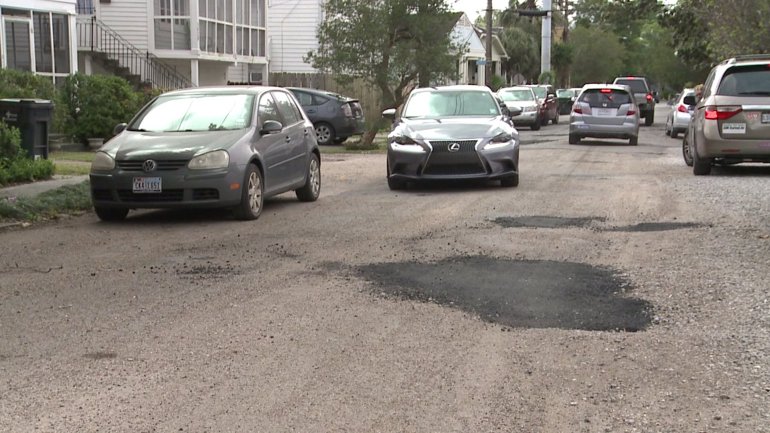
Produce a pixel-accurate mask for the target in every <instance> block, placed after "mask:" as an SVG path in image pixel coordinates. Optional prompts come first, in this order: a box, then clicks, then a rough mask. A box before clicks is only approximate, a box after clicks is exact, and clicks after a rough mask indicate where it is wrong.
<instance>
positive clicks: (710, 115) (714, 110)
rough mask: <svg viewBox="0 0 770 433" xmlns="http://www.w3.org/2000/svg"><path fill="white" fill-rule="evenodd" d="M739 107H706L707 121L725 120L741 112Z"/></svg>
mask: <svg viewBox="0 0 770 433" xmlns="http://www.w3.org/2000/svg"><path fill="white" fill-rule="evenodd" d="M741 110H742V109H741V107H740V106H739V105H721V106H720V105H709V106H708V107H706V119H708V120H725V119H729V118H731V117H733V116H735V115H736V114H738V113H740V112H741Z"/></svg>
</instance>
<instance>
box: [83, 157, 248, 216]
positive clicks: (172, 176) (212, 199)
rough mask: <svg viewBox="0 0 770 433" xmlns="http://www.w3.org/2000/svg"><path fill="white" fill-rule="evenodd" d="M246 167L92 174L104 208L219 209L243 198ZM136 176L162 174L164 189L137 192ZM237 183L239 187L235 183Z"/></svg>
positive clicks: (97, 203)
mask: <svg viewBox="0 0 770 433" xmlns="http://www.w3.org/2000/svg"><path fill="white" fill-rule="evenodd" d="M245 169H246V166H245V165H240V166H233V165H231V166H230V167H229V168H228V169H224V170H200V171H192V170H188V169H180V170H175V171H173V172H153V173H149V174H148V173H144V172H141V171H124V170H121V169H119V168H116V169H114V170H112V171H110V172H99V173H91V174H90V176H89V177H90V180H91V199H92V200H93V204H94V206H98V207H103V208H129V209H159V208H217V207H229V206H235V205H237V204H238V203H240V201H241V191H242V190H241V188H242V187H243V185H242V183H243V179H244V173H245ZM135 177H160V178H161V191H160V192H153V193H135V192H133V184H134V178H135ZM235 185H237V188H235V187H234V186H235Z"/></svg>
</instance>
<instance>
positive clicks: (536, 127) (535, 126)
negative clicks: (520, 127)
mask: <svg viewBox="0 0 770 433" xmlns="http://www.w3.org/2000/svg"><path fill="white" fill-rule="evenodd" d="M529 129H531V130H533V131H539V130H540V119H535V123H533V124H532V125H530V126H529Z"/></svg>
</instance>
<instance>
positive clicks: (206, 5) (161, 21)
mask: <svg viewBox="0 0 770 433" xmlns="http://www.w3.org/2000/svg"><path fill="white" fill-rule="evenodd" d="M266 2H267V0H77V11H78V35H79V38H78V50H79V53H80V55H79V56H78V61H79V63H80V67H81V69H82V70H83V71H84V72H85V73H87V74H88V73H97V72H112V73H116V71H120V70H121V68H123V69H122V71H123V72H124V73H130V74H131V75H134V76H135V77H136V78H137V79H138V80H141V81H142V82H151V83H153V85H155V86H159V87H172V88H175V87H184V86H188V85H192V86H205V85H221V84H225V83H227V82H251V83H258V84H267V55H266V54H267V48H266V41H267V27H266V24H267V7H266ZM105 70H106V71H105Z"/></svg>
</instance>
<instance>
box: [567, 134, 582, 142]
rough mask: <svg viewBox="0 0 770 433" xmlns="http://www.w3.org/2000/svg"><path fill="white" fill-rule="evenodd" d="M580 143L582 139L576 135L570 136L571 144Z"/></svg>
mask: <svg viewBox="0 0 770 433" xmlns="http://www.w3.org/2000/svg"><path fill="white" fill-rule="evenodd" d="M578 143H580V137H579V136H577V135H575V134H570V135H569V144H578Z"/></svg>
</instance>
